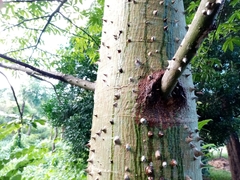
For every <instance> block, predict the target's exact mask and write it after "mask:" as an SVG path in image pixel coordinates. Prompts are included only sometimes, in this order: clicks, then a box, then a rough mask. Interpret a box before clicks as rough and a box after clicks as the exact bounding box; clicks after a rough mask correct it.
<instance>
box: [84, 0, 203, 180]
mask: <svg viewBox="0 0 240 180" xmlns="http://www.w3.org/2000/svg"><path fill="white" fill-rule="evenodd" d="M103 21H104V26H103V33H102V45H101V49H100V63H99V70H98V77H97V83H96V89H95V99H94V103H95V104H94V116H93V125H92V129H91V131H92V133H91V140H90V143H89V146H90V155H89V159H88V162H89V164H88V169H87V172H88V174H89V175H88V179H94V180H95V179H102V180H109V179H112V180H120V179H125V180H127V179H137V180H141V179H144V180H145V179H179V180H183V179H189V180H190V179H194V180H201V179H202V175H201V162H200V157H199V156H201V152H200V151H199V150H198V149H199V139H200V138H199V136H198V130H197V126H198V124H197V114H196V103H195V97H194V93H193V89H194V88H193V83H192V79H191V72H190V67H188V68H187V69H186V70H185V73H184V74H183V75H182V76H181V77H180V79H179V83H178V85H177V87H176V88H175V90H174V92H173V93H172V96H171V97H170V98H169V99H167V100H166V99H163V98H162V97H161V92H160V89H161V77H162V74H163V73H164V71H165V69H166V67H167V60H168V59H171V58H172V57H173V55H174V53H175V51H176V49H177V48H178V46H179V45H180V42H181V39H182V38H183V36H184V35H185V33H186V32H185V17H184V8H183V2H182V1H181V0H179V1H170V0H165V1H160V2H159V1H155V0H148V1H120V0H118V1H113V0H106V1H105V11H104V17H103Z"/></svg>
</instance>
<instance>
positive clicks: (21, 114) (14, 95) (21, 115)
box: [0, 71, 23, 123]
mask: <svg viewBox="0 0 240 180" xmlns="http://www.w3.org/2000/svg"><path fill="white" fill-rule="evenodd" d="M0 74H2V75H3V76H4V77H5V78H6V80H7V82H8V84H9V86H10V88H11V90H12V93H13V97H14V100H15V102H16V105H17V108H18V112H19V115H20V120H21V123H23V122H22V119H23V110H22V111H21V109H20V106H19V103H18V100H17V96H16V94H15V91H14V89H13V87H12V85H11V83H10V82H9V80H8V78H7V76H6V75H5V74H4V73H3V72H1V71H0Z"/></svg>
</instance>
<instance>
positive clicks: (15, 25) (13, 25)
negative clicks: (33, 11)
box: [3, 15, 50, 31]
mask: <svg viewBox="0 0 240 180" xmlns="http://www.w3.org/2000/svg"><path fill="white" fill-rule="evenodd" d="M47 17H50V15H47V16H40V17H36V18H31V19H24V20H23V21H21V22H19V23H17V24H10V23H8V24H9V25H11V26H10V27H7V28H5V29H3V31H6V30H8V29H11V28H14V27H17V26H20V25H21V24H23V23H25V22H29V21H34V20H38V19H44V18H47Z"/></svg>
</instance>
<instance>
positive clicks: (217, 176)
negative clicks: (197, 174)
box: [209, 167, 232, 180]
mask: <svg viewBox="0 0 240 180" xmlns="http://www.w3.org/2000/svg"><path fill="white" fill-rule="evenodd" d="M209 173H210V176H209V180H231V179H232V178H231V173H230V172H229V171H224V170H218V169H215V168H213V167H211V168H210V169H209Z"/></svg>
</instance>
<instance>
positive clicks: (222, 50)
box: [192, 2, 240, 145]
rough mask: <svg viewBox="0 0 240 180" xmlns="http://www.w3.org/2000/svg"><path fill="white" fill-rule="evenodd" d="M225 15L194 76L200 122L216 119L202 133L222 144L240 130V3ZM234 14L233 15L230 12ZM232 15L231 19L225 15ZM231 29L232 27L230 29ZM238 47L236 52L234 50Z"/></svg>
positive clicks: (197, 62)
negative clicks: (239, 60) (239, 34)
mask: <svg viewBox="0 0 240 180" xmlns="http://www.w3.org/2000/svg"><path fill="white" fill-rule="evenodd" d="M227 3H228V4H227V5H226V7H225V8H224V9H223V10H222V12H221V14H222V15H221V18H220V19H219V21H218V23H219V24H218V29H217V31H215V32H213V33H211V34H209V37H208V39H207V40H206V41H204V43H203V46H201V48H200V51H199V52H198V54H197V56H196V57H195V58H194V60H193V63H192V64H193V77H194V81H195V82H196V88H197V89H198V91H197V92H196V94H197V95H199V103H198V113H199V115H200V120H203V119H209V118H210V119H212V120H213V121H211V122H209V123H208V125H207V126H205V128H204V130H203V131H201V134H202V136H203V137H204V140H205V141H206V142H208V143H214V144H216V145H222V144H223V143H225V142H226V140H227V139H228V137H229V134H231V133H232V132H235V131H238V129H239V127H240V121H239V118H238V116H239V115H240V114H239V112H240V111H239V105H240V98H239V97H240V89H239V83H240V82H239V68H240V66H239V62H238V59H239V49H240V47H239V46H234V44H235V45H239V43H238V39H239V37H238V35H237V34H238V33H239V22H240V21H239V15H238V14H239V12H238V11H237V9H238V8H239V6H240V4H239V3H235V4H234V6H231V5H230V4H233V3H230V4H229V2H227ZM230 12H233V13H230ZM225 15H228V16H225ZM228 26H231V28H228ZM233 48H234V51H233Z"/></svg>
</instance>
